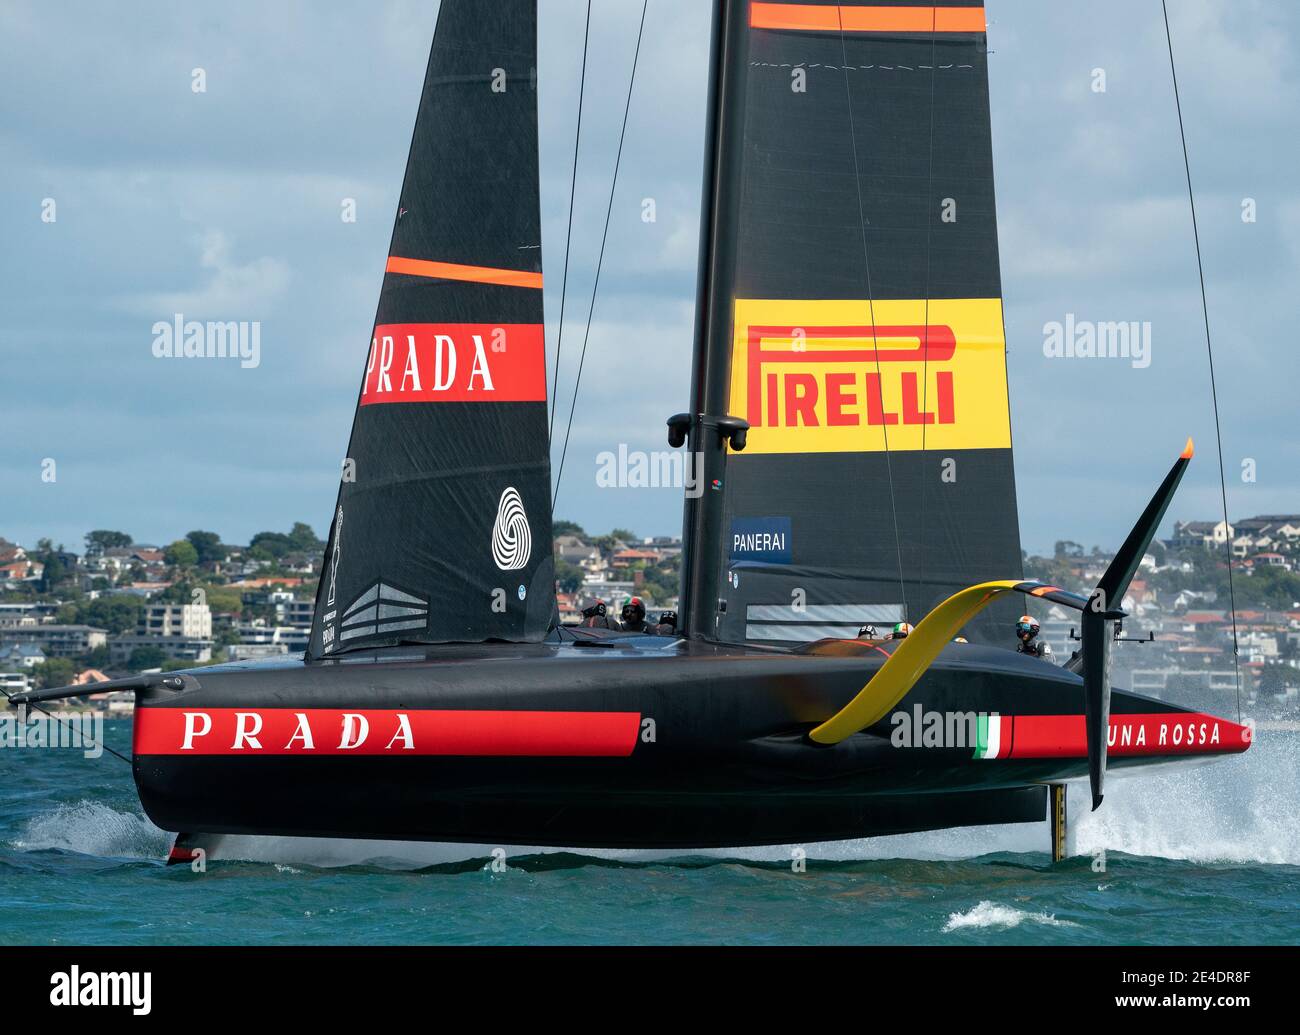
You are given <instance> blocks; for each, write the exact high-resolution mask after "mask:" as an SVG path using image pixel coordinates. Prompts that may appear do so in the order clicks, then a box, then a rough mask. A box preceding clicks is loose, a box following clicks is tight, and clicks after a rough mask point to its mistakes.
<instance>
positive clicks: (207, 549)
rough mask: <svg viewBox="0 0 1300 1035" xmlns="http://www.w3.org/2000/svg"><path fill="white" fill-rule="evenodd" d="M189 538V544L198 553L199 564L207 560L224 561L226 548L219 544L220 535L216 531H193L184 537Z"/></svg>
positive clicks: (205, 562)
mask: <svg viewBox="0 0 1300 1035" xmlns="http://www.w3.org/2000/svg"><path fill="white" fill-rule="evenodd" d="M185 538H186V539H188V540H189V542H190V545H191V546H193V547H194V550H195V552H196V553H197V554H198V557H199V560H198V563H199V564H207V563H208V562H209V561H224V560H225V559H226V548H225V547H224V546H222V545H221V536H219V535H217V533H216V532H203V531H194V532H190V533H189V534H188V535H186V537H185Z"/></svg>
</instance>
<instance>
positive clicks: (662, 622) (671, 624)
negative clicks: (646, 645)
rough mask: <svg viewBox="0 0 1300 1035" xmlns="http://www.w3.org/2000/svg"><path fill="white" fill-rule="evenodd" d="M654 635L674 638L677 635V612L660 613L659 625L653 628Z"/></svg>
mask: <svg viewBox="0 0 1300 1035" xmlns="http://www.w3.org/2000/svg"><path fill="white" fill-rule="evenodd" d="M654 631H655V635H657V636H676V635H677V612H676V611H660V612H659V624H658V625H656V626H655V630H654Z"/></svg>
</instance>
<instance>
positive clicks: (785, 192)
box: [697, 0, 1021, 644]
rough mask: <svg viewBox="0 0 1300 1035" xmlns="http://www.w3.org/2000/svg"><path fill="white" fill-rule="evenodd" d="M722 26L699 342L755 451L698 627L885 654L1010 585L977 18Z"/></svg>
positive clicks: (741, 464) (1011, 509) (733, 474)
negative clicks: (710, 607)
mask: <svg viewBox="0 0 1300 1035" xmlns="http://www.w3.org/2000/svg"><path fill="white" fill-rule="evenodd" d="M725 11H726V14H725V17H724V19H723V21H724V23H725V25H724V32H725V39H726V46H725V63H726V64H727V65H729V66H730V67H729V68H728V69H726V70H724V72H723V74H722V75H721V76H720V79H719V81H720V82H721V84H722V85H721V88H720V92H721V100H720V105H721V108H720V112H721V114H720V123H721V129H720V131H719V132H718V136H717V144H716V147H717V152H718V153H717V155H716V159H715V160H716V163H717V164H716V169H715V172H714V176H715V188H714V190H715V197H714V205H715V206H716V209H717V211H716V213H715V214H714V217H713V218H714V224H713V225H714V230H713V238H714V243H713V250H714V254H713V256H712V257H711V262H712V266H711V275H712V277H713V284H712V287H711V290H710V292H709V295H710V299H709V301H710V305H711V306H713V307H714V308H715V313H714V319H713V320H712V322H711V324H710V332H709V335H708V341H707V343H706V347H707V348H708V349H709V350H711V353H712V357H713V358H714V359H715V360H718V359H719V357H720V356H725V362H715V363H714V364H713V366H712V374H711V376H712V377H713V378H714V379H717V378H720V377H725V384H722V385H719V384H718V383H717V382H716V380H715V383H714V388H715V389H720V390H718V391H715V392H714V395H713V398H714V399H715V400H725V410H726V411H727V412H729V413H731V414H733V415H735V416H737V417H743V418H745V419H746V420H748V421H749V423H750V426H751V430H750V431H749V432H748V436H747V437H748V443H747V445H746V448H745V449H744V451H743V452H737V451H732V452H730V454H729V455H728V457H727V462H726V476H725V484H724V485H722V486H710V488H716V489H717V490H718V491H719V492H720V494H721V496H722V517H721V521H720V522H719V534H718V538H720V539H721V543H720V544H718V545H717V546H713V545H711V544H700V545H699V546H698V547H697V548H699V549H716V550H717V557H716V570H717V572H718V577H717V583H718V584H717V588H716V596H717V597H718V598H720V601H719V602H718V604H717V614H716V616H715V619H714V623H713V624H714V629H713V630H711V632H712V633H713V634H714V635H717V636H719V637H720V638H722V639H725V640H731V641H743V640H756V641H765V642H771V643H784V644H794V643H797V642H800V641H807V640H811V639H816V638H819V637H821V636H828V635H830V636H845V635H848V636H852V635H854V634H856V632H857V630H858V627H859V626H860V625H861V624H864V623H867V622H872V623H874V624H876V625H877V626H879V627H880V629H881V632H882V633H883V632H885V631H887V629H888V627H889V625H891V624H893V623H894V622H896V621H900V620H909V621H912V622H916V621H918V620H919V619H920V618H921V617H923V616H924V615H925V614H926V613H927V611H929V610H930V608H931V607H933V606H934V605H935V604H936V603H938V602H939V601H941V600H942V599H944V598H945V597H946V596H948V595H949V594H951V593H952V592H955V591H956V590H957V589H959V588H961V587H963V586H966V585H970V584H971V583H974V582H979V581H982V580H986V579H994V578H998V579H1005V578H1018V577H1020V574H1021V553H1020V535H1019V527H1018V520H1017V514H1016V501H1015V477H1014V469H1013V465H1012V454H1011V431H1010V414H1009V404H1008V395H1007V381H1006V360H1005V341H1004V331H1003V319H1002V301H1001V294H1002V292H1001V281H1000V274H999V268H998V240H997V224H996V217H995V209H994V191H993V163H992V145H991V137H990V124H989V98H988V69H987V60H986V56H987V55H986V41H985V32H984V27H985V22H984V11H983V9H982V7H980V6H979V5H978V3H973V4H969V3H961V2H960V0H958V2H953V3H947V4H941V5H937V6H929V5H927V6H917V5H915V4H896V3H890V2H887V0H886V2H882V0H874V2H873V3H871V4H870V5H860V4H852V3H846V4H826V3H779V4H777V3H759V2H742V0H728V2H727V3H726V4H725ZM723 372H725V373H723ZM708 394H709V393H708V392H707V391H706V392H705V393H704V395H705V397H707V396H708ZM705 492H706V495H707V494H708V492H709V489H706V490H705ZM1013 606H1014V605H1013ZM990 610H991V611H993V613H992V614H987V613H986V616H984V617H982V618H981V619H980V620H979V621H978V622H977V623H974V624H972V627H971V628H970V629H969V630H967V635H968V636H969V637H970V638H972V639H1000V640H1001V641H1002V642H1010V639H1011V636H1010V633H1009V631H1008V629H1009V626H1008V628H1003V629H1000V628H998V625H997V623H999V622H1003V621H1006V620H1007V616H1006V614H1005V613H1003V612H999V611H994V610H993V609H990ZM708 632H710V631H708V630H706V634H708Z"/></svg>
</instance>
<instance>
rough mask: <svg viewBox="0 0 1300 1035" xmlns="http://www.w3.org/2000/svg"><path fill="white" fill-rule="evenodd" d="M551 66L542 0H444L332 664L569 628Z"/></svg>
mask: <svg viewBox="0 0 1300 1035" xmlns="http://www.w3.org/2000/svg"><path fill="white" fill-rule="evenodd" d="M536 68H537V10H536V2H535V0H443V2H442V6H441V9H440V10H439V14H438V24H437V28H436V30H435V33H434V39H433V48H432V51H431V53H430V56H429V64H428V69H427V71H426V73H425V79H424V89H423V91H422V93H421V96H420V106H419V111H418V113H417V116H416V121H415V130H414V133H413V135H412V139H411V149H410V154H409V156H408V158H407V163H406V174H405V178H404V180H403V183H402V193H401V199H400V202H399V207H398V211H397V217H396V221H395V223H394V227H393V236H392V243H391V245H390V247H389V258H388V261H387V264H386V269H385V273H384V281H383V287H382V289H381V292H380V297H379V307H378V313H377V315H376V317H375V326H374V332H373V334H372V336H371V341H370V343H369V349H368V352H367V356H366V366H365V374H364V378H363V383H362V387H361V392H360V396H359V400H358V406H357V412H356V416H355V419H354V422H353V426H352V436H351V439H350V442H349V446H348V453H347V460H346V461H345V464H344V471H343V480H342V483H341V486H340V489H339V496H338V503H337V505H336V507H335V509H334V514H333V517H332V524H331V528H330V536H329V544H328V548H327V552H326V555H325V565H324V569H323V571H322V576H321V581H320V588H319V590H318V592H317V598H316V618H315V622H314V625H313V628H312V638H311V649H310V654H311V655H312V656H313V657H322V656H325V655H328V654H333V653H337V652H341V651H347V650H352V649H356V648H360V647H373V646H379V645H385V644H395V643H402V642H408V641H410V642H419V643H437V642H453V641H482V640H488V639H501V640H516V641H524V640H538V639H540V638H541V637H542V636H544V635H545V633H546V631H547V629H548V627H549V624H550V621H551V617H552V613H553V610H554V601H555V597H554V590H555V587H554V570H553V561H552V558H551V516H550V461H549V450H548V445H547V431H546V383H545V345H544V336H543V330H542V290H541V288H542V272H541V271H542V254H541V228H540V213H539V199H538V165H537V90H536Z"/></svg>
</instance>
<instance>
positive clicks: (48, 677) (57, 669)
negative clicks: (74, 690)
mask: <svg viewBox="0 0 1300 1035" xmlns="http://www.w3.org/2000/svg"><path fill="white" fill-rule="evenodd" d="M76 674H77V666H76V665H74V664H73V663H72V660H71V659H70V658H48V659H46V660H45V661H42V662H41V663H40V664H39V665H34V666H33V667H32V676H33V677H35V679H36V683H37V685H38V686H39V687H40V688H41V689H45V688H46V687H51V686H67V685H68V684H69V683H71V682H72V677H73V676H74V675H76Z"/></svg>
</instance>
